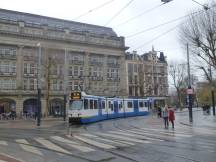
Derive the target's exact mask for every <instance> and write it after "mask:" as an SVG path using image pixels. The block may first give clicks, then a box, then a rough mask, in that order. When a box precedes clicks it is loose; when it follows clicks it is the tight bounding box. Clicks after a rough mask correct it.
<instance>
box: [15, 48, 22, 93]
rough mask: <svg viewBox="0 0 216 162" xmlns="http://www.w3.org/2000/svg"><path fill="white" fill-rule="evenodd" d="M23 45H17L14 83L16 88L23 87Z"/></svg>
mask: <svg viewBox="0 0 216 162" xmlns="http://www.w3.org/2000/svg"><path fill="white" fill-rule="evenodd" d="M23 48H24V47H23V46H18V50H17V62H16V80H17V82H16V84H17V89H18V90H22V89H23V54H22V52H23Z"/></svg>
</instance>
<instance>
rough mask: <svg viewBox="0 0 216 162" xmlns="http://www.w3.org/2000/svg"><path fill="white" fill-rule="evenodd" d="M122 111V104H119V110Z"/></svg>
mask: <svg viewBox="0 0 216 162" xmlns="http://www.w3.org/2000/svg"><path fill="white" fill-rule="evenodd" d="M121 109H122V102H120V103H119V110H121Z"/></svg>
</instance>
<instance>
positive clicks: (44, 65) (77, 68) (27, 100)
mask: <svg viewBox="0 0 216 162" xmlns="http://www.w3.org/2000/svg"><path fill="white" fill-rule="evenodd" d="M126 49H127V48H126V47H125V41H124V38H123V37H118V36H117V34H116V33H115V32H114V31H113V30H112V29H111V28H107V27H103V26H96V25H90V24H85V23H79V22H74V21H68V20H62V19H56V18H51V17H45V16H40V15H34V14H29V13H22V12H16V11H10V10H4V9H0V111H1V112H8V111H11V110H12V109H14V110H15V111H16V112H17V113H20V112H28V113H29V114H32V113H35V112H37V89H38V85H39V86H40V87H41V89H42V98H41V103H42V113H43V114H46V115H61V114H62V108H63V95H64V94H66V95H67V96H68V94H69V92H70V91H72V90H76V89H78V87H79V85H80V87H81V88H82V89H83V90H84V91H85V92H86V93H90V94H95V95H107V96H113V95H116V96H121V95H125V94H126V87H127V86H126V79H125V78H126V76H125V74H126V71H125V70H126V69H125V50H126ZM39 83H40V84H39ZM40 87H39V88H40Z"/></svg>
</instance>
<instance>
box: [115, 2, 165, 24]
mask: <svg viewBox="0 0 216 162" xmlns="http://www.w3.org/2000/svg"><path fill="white" fill-rule="evenodd" d="M164 4H165V3H163V4H160V5H157V6H155V7H152V8H150V9H148V10H145V11H144V12H142V13H140V14H138V15H136V16H134V17H132V18H130V19H128V20H126V21H124V22H123V23H121V24H118V25H116V26H115V27H114V28H117V27H119V26H122V25H125V24H127V23H128V22H130V21H132V20H135V19H137V18H139V17H141V16H143V15H144V14H147V13H149V12H151V11H153V10H155V9H157V8H159V7H161V6H162V5H164Z"/></svg>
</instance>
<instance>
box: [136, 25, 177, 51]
mask: <svg viewBox="0 0 216 162" xmlns="http://www.w3.org/2000/svg"><path fill="white" fill-rule="evenodd" d="M178 26H179V24H178V25H176V26H174V27H172V28H170V29H169V30H167V31H165V32H164V33H162V34H160V35H158V36H156V37H155V38H153V39H151V40H149V41H147V42H145V43H144V44H142V45H140V46H139V47H137V48H135V50H137V49H140V48H142V47H143V46H144V45H147V44H149V43H151V42H153V41H154V40H156V39H158V38H160V37H162V36H164V35H166V34H168V33H170V32H171V31H173V30H175V29H176V28H177V27H178Z"/></svg>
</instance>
